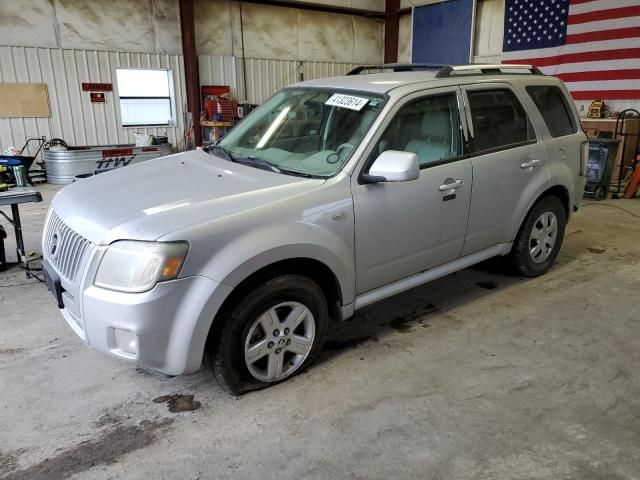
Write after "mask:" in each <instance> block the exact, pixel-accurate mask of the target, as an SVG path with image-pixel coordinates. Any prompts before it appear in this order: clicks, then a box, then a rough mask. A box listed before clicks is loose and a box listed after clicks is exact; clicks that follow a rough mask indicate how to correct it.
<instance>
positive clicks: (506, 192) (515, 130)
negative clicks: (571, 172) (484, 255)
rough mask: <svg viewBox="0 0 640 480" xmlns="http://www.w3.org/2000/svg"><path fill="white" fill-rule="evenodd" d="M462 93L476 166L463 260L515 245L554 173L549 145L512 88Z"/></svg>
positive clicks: (485, 87)
mask: <svg viewBox="0 0 640 480" xmlns="http://www.w3.org/2000/svg"><path fill="white" fill-rule="evenodd" d="M462 90H463V95H464V98H465V105H466V107H467V111H466V114H467V122H468V124H469V134H470V142H469V147H470V154H471V162H472V166H473V192H472V198H471V206H470V209H469V224H468V228H467V236H466V239H465V244H464V248H463V252H462V255H463V256H464V255H469V254H472V253H475V252H478V251H480V250H483V249H485V248H489V247H492V246H494V245H497V244H500V243H508V242H510V241H512V240H513V237H514V235H515V230H516V229H517V228H518V225H519V223H520V221H521V220H522V218H523V216H524V214H525V213H526V211H527V210H528V208H529V205H530V202H531V201H533V199H534V198H535V196H536V194H537V192H538V191H539V190H540V188H541V187H542V186H544V185H545V184H547V183H548V181H549V173H548V170H547V164H546V161H547V153H546V149H545V146H544V145H543V144H542V143H540V142H539V141H538V139H537V136H536V132H535V131H534V128H533V125H532V123H531V121H530V119H529V116H528V115H527V113H526V111H525V109H524V107H523V105H522V101H521V99H520V98H519V95H518V94H517V93H516V91H515V90H514V89H513V88H512V87H511V86H510V85H508V84H503V83H487V84H482V85H473V86H464V87H463V88H462Z"/></svg>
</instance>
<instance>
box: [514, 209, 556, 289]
mask: <svg viewBox="0 0 640 480" xmlns="http://www.w3.org/2000/svg"><path fill="white" fill-rule="evenodd" d="M566 221H567V219H566V213H565V211H564V207H563V206H562V203H561V201H560V199H559V198H558V197H545V198H543V199H542V200H540V201H539V202H538V203H537V204H535V205H534V206H533V208H532V209H531V211H530V212H529V214H528V215H527V218H526V219H525V221H524V224H523V225H522V228H521V229H520V232H519V233H518V236H517V237H516V241H515V242H514V245H513V249H512V251H511V254H510V259H511V263H512V265H513V267H514V268H515V270H516V271H517V272H518V273H519V274H520V275H523V276H525V277H537V276H539V275H542V274H544V273H546V272H547V270H549V268H550V267H551V265H552V264H553V262H554V261H555V259H556V257H557V256H558V252H559V251H560V247H561V246H562V240H563V239H564V228H565V225H566Z"/></svg>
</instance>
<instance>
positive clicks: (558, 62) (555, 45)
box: [502, 0, 640, 100]
mask: <svg viewBox="0 0 640 480" xmlns="http://www.w3.org/2000/svg"><path fill="white" fill-rule="evenodd" d="M502 60H503V62H505V63H525V64H533V65H536V66H537V67H540V69H541V70H542V71H543V72H544V73H546V74H549V75H556V76H558V77H560V78H561V79H562V80H564V82H565V83H566V84H567V87H568V88H569V90H570V91H571V94H572V95H573V98H574V99H575V100H593V99H596V98H597V99H640V0H506V3H505V20H504V41H503V48H502Z"/></svg>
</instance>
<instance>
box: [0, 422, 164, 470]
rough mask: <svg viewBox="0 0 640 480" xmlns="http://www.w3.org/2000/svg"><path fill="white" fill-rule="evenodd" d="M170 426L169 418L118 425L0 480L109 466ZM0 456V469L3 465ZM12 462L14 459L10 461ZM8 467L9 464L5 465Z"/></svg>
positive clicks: (146, 444) (146, 443)
mask: <svg viewBox="0 0 640 480" xmlns="http://www.w3.org/2000/svg"><path fill="white" fill-rule="evenodd" d="M170 423H172V420H171V419H164V420H156V421H149V420H143V421H142V422H140V423H139V424H138V425H130V426H122V425H120V426H118V427H116V428H114V429H112V430H109V431H107V432H105V433H104V434H102V435H100V436H98V437H96V438H94V439H91V440H87V441H85V442H82V443H79V444H78V445H75V446H73V447H71V448H68V449H66V450H63V451H61V452H60V453H59V454H57V455H56V456H55V457H52V458H46V459H45V460H44V461H42V462H40V463H37V464H35V465H33V466H31V467H29V468H26V469H24V470H18V471H14V472H13V473H10V474H9V475H7V476H5V477H3V479H4V480H27V479H29V480H40V479H42V480H50V479H54V478H55V479H59V478H68V477H70V476H71V475H74V474H76V473H80V472H84V471H85V470H88V469H90V468H93V467H95V466H97V465H104V464H110V463H113V462H115V461H116V460H117V459H118V458H119V457H120V456H122V455H124V454H126V453H130V452H132V451H134V450H138V449H140V448H144V447H146V446H148V445H151V444H152V443H153V442H154V441H155V440H156V438H158V433H159V430H161V429H163V428H164V427H166V426H167V425H169V424H170ZM2 458H4V457H0V467H3V469H4V465H5V462H4V461H3V460H2ZM14 462H15V459H14ZM8 466H9V468H10V464H9V465H8Z"/></svg>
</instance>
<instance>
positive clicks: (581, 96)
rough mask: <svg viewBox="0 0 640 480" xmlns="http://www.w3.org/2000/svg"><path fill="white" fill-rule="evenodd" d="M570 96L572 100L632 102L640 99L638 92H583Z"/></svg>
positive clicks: (639, 92)
mask: <svg viewBox="0 0 640 480" xmlns="http://www.w3.org/2000/svg"><path fill="white" fill-rule="evenodd" d="M571 96H572V97H573V99H574V100H594V99H598V100H633V99H637V98H640V90H583V91H580V92H571Z"/></svg>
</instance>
